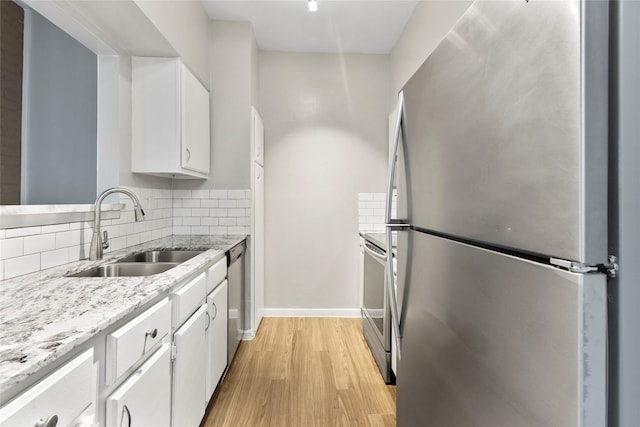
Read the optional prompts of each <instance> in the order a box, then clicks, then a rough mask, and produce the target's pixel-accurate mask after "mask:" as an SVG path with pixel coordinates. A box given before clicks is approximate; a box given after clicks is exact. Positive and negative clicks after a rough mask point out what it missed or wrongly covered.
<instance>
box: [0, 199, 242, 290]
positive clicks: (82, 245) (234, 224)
mask: <svg viewBox="0 0 640 427" xmlns="http://www.w3.org/2000/svg"><path fill="white" fill-rule="evenodd" d="M129 188H130V189H131V190H132V191H133V192H134V193H135V194H137V195H138V197H139V199H140V200H141V202H142V205H143V208H144V210H145V213H146V217H145V221H144V222H140V223H135V222H134V214H133V204H132V201H131V200H130V199H129V198H128V197H126V196H121V197H120V203H123V204H124V206H125V208H124V209H123V210H122V211H121V212H120V218H116V219H108V220H107V219H104V220H102V221H101V229H102V230H103V231H107V232H108V234H109V244H110V246H109V248H108V249H106V252H112V251H117V250H120V249H124V248H126V247H128V246H131V245H135V244H139V243H142V242H145V241H149V240H152V239H158V238H160V237H165V236H170V235H171V234H228V233H233V234H249V232H250V222H251V218H250V216H251V191H250V190H237V189H235V190H169V189H146V188H132V187H129ZM92 232H93V222H92V221H85V222H75V223H67V224H56V225H46V226H41V227H23V228H16V229H3V230H0V280H4V279H8V278H12V277H15V276H17V275H22V274H27V273H31V272H35V271H38V270H40V269H46V268H51V267H56V266H59V265H62V264H65V263H68V262H73V261H77V260H80V259H85V258H87V257H88V253H89V242H90V241H91V234H92Z"/></svg>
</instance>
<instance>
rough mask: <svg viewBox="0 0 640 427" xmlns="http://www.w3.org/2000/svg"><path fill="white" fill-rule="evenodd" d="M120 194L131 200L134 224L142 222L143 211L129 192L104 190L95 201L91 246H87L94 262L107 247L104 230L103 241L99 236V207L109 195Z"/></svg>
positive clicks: (107, 238) (127, 190)
mask: <svg viewBox="0 0 640 427" xmlns="http://www.w3.org/2000/svg"><path fill="white" fill-rule="evenodd" d="M113 193H122V194H126V195H127V196H129V197H130V198H131V200H133V214H134V217H135V220H136V222H140V221H144V211H143V210H142V206H141V205H140V200H138V196H136V195H135V194H134V193H133V192H132V191H131V190H129V189H127V188H124V187H114V188H109V189H108V190H104V191H103V192H102V194H100V195H99V196H98V198H97V199H96V203H95V205H94V206H93V210H94V213H93V235H92V236H91V246H89V259H90V260H92V261H94V260H97V259H102V251H103V250H104V249H107V248H108V247H109V235H108V234H107V232H106V230H105V232H104V240H103V238H102V236H101V235H100V206H101V205H102V201H103V200H104V199H105V197H107V196H108V195H110V194H113Z"/></svg>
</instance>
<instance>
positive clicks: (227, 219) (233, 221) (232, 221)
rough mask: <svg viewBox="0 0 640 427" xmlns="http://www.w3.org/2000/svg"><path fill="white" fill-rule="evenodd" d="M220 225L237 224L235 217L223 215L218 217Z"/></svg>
mask: <svg viewBox="0 0 640 427" xmlns="http://www.w3.org/2000/svg"><path fill="white" fill-rule="evenodd" d="M219 223H220V225H226V226H229V225H237V219H236V218H235V217H224V218H220V219H219Z"/></svg>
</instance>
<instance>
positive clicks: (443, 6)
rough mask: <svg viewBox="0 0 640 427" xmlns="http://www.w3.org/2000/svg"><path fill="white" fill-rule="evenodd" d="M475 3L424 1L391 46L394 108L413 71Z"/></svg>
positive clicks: (469, 1) (470, 0)
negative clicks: (399, 93)
mask: <svg viewBox="0 0 640 427" xmlns="http://www.w3.org/2000/svg"><path fill="white" fill-rule="evenodd" d="M471 3H473V1H472V0H455V1H451V0H449V1H444V0H428V1H420V2H418V5H417V6H416V8H415V9H414V11H413V14H412V15H411V18H409V21H408V22H407V25H406V26H405V28H404V30H403V31H402V34H401V35H400V37H399V38H398V41H397V42H396V44H395V46H394V47H393V49H392V50H391V54H390V56H391V108H393V106H395V103H396V101H397V95H398V92H399V91H400V89H402V86H404V84H405V83H406V82H407V80H409V78H410V77H411V75H412V74H413V73H415V71H416V70H417V69H418V67H420V65H422V63H423V62H424V61H425V59H427V57H428V56H429V55H430V54H431V52H433V50H434V49H435V48H436V47H437V46H438V44H439V43H440V41H441V40H442V39H443V38H444V36H445V35H446V34H447V32H449V30H450V29H451V27H453V25H454V24H455V23H456V22H457V21H458V19H459V18H460V16H462V14H463V13H464V12H465V11H466V10H467V9H468V8H469V6H470V5H471Z"/></svg>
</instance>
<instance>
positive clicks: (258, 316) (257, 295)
mask: <svg viewBox="0 0 640 427" xmlns="http://www.w3.org/2000/svg"><path fill="white" fill-rule="evenodd" d="M254 169H255V181H254V183H253V188H254V191H253V212H254V213H253V216H254V218H253V224H254V226H253V230H252V235H251V237H252V242H253V245H254V247H253V252H252V253H251V256H252V260H253V267H254V300H255V314H254V324H253V328H254V329H255V330H257V329H258V326H259V325H260V321H261V320H262V316H263V315H264V168H263V167H262V166H260V165H259V164H257V163H254Z"/></svg>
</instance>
